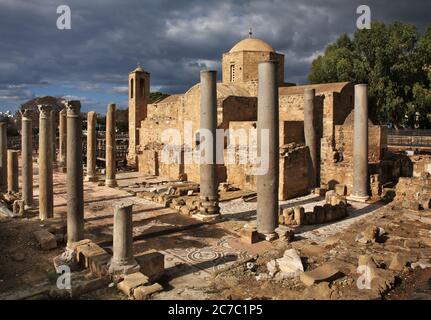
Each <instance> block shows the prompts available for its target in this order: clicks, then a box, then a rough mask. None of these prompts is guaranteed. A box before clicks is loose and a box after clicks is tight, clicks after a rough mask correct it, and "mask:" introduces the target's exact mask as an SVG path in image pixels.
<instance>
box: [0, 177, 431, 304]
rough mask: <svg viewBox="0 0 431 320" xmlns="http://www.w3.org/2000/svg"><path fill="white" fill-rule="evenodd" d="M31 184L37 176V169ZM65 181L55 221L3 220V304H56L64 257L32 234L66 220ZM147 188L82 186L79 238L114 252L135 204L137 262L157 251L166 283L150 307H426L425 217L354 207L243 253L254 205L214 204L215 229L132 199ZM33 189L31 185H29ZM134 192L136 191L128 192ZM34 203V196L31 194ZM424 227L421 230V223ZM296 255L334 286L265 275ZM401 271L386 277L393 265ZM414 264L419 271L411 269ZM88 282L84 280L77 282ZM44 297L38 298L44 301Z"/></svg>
mask: <svg viewBox="0 0 431 320" xmlns="http://www.w3.org/2000/svg"><path fill="white" fill-rule="evenodd" d="M35 172H36V174H37V168H35ZM65 179H66V177H65V175H64V174H62V173H60V172H56V173H55V175H54V183H55V187H54V191H55V198H54V205H55V216H54V219H52V220H50V221H48V222H41V221H40V220H39V219H38V216H37V211H34V212H30V213H29V214H27V215H26V216H25V217H17V218H13V219H11V218H5V217H1V218H0V252H1V254H0V298H1V299H20V298H26V299H38V298H53V297H52V296H50V295H49V291H47V288H48V289H49V288H52V287H53V286H55V284H56V281H57V277H58V275H57V274H56V272H55V269H54V266H53V262H52V260H53V258H54V257H55V256H57V255H59V254H60V253H61V252H62V251H63V249H64V243H62V242H61V241H59V246H58V248H56V249H53V250H49V251H43V250H41V249H40V248H39V246H38V243H37V241H36V239H35V238H34V235H33V232H34V231H36V230H40V229H49V228H50V226H51V225H53V224H57V223H59V222H64V220H65V215H66V204H67V199H66V193H65ZM145 179H147V180H148V179H153V180H154V178H148V177H142V176H139V175H136V173H134V174H132V173H124V174H120V175H119V184H120V186H119V188H116V189H112V188H106V187H104V186H103V185H99V184H97V183H89V182H85V183H84V190H85V232H86V238H91V239H92V240H93V241H95V242H96V243H99V244H100V245H101V246H103V247H104V248H105V249H106V250H107V251H108V252H111V250H112V247H111V245H112V244H111V242H112V204H113V203H115V202H118V201H120V200H123V199H127V200H130V201H133V203H134V214H133V221H134V228H133V235H134V253H135V254H139V253H141V252H144V251H146V250H148V249H156V250H157V251H159V252H161V253H163V255H164V257H165V273H164V275H163V276H162V277H161V278H160V279H159V280H158V282H159V283H160V284H161V285H162V286H163V288H164V290H163V291H162V292H159V293H156V294H154V295H152V297H151V299H250V298H251V299H334V300H335V299H424V298H430V297H431V296H430V293H429V292H430V291H429V288H430V285H429V284H430V283H429V282H430V277H431V273H430V270H431V269H430V268H426V269H424V270H422V269H421V267H420V266H419V265H417V264H418V262H419V263H420V264H421V265H422V266H428V264H429V263H430V257H431V225H430V224H429V223H427V221H429V220H426V219H425V220H424V219H422V220H421V221H418V220H417V219H415V217H419V216H421V217H425V218H429V217H431V212H429V211H421V212H414V211H409V210H406V209H402V210H401V209H399V208H397V206H396V205H395V204H394V203H389V204H387V205H385V204H383V203H379V202H377V203H370V204H357V203H352V205H351V206H350V207H349V216H348V217H347V218H346V219H344V220H342V221H339V222H333V223H329V224H325V225H313V226H304V227H298V228H296V229H295V234H296V235H295V240H294V241H293V242H291V243H289V242H286V241H282V240H276V241H274V242H272V243H269V242H266V241H262V242H259V243H256V244H252V245H251V244H245V243H243V242H241V241H240V239H239V230H240V229H241V228H242V227H243V226H244V224H247V223H252V221H254V219H255V214H256V212H255V207H256V203H255V202H254V203H253V202H244V201H243V200H242V199H235V200H230V201H226V202H223V203H221V208H222V219H220V220H218V221H215V222H209V223H202V222H201V221H198V220H196V219H194V218H192V217H188V216H184V215H180V214H179V213H178V212H177V211H176V210H173V209H171V208H165V207H163V206H161V205H160V204H158V203H155V202H151V201H148V200H145V199H141V198H138V197H136V192H137V191H139V190H138V189H137V187H136V186H134V185H133V184H134V183H136V181H143V180H145ZM36 181H37V179H36ZM133 190H134V191H133ZM35 196H36V198H37V188H36V192H35ZM322 201H323V199H322V198H321V197H318V196H314V195H310V196H306V197H302V198H298V199H292V200H290V201H286V202H281V203H280V206H281V207H289V206H296V205H303V206H304V207H313V206H315V205H320V204H321V203H322ZM424 221H425V222H424ZM370 226H374V227H380V228H382V230H384V233H383V234H382V236H381V237H380V238H379V239H376V241H371V242H369V243H360V242H358V241H357V239H358V238H357V237H358V234H360V233H361V232H364V231H365V230H366V229H367V228H369V227H370ZM289 248H294V249H296V250H297V252H298V253H299V255H300V257H301V260H302V264H303V266H304V271H305V272H307V271H310V270H313V269H315V268H317V267H319V266H322V265H324V264H327V263H331V264H333V265H335V266H336V267H337V269H338V270H339V276H338V278H337V279H334V280H330V281H327V282H322V283H320V284H315V285H312V286H309V287H307V286H305V285H304V284H303V283H302V281H301V280H300V278H299V277H298V276H296V277H286V276H284V275H283V274H282V272H278V273H276V274H275V275H269V273H268V268H267V263H268V262H270V261H272V260H274V259H276V258H280V257H282V256H283V253H284V252H285V250H286V249H289ZM396 254H398V255H401V256H402V257H403V259H404V260H403V261H404V264H403V265H402V266H401V268H399V269H398V270H391V268H390V265H391V263H392V261H393V259H394V256H395V255H396ZM360 255H367V256H369V257H370V258H372V259H373V260H374V261H375V264H376V270H377V271H376V272H377V276H376V278H375V280H373V283H372V286H371V288H370V289H359V288H358V286H357V281H358V278H359V277H360V274H359V273H358V271H357V268H358V257H359V256H360ZM415 264H416V265H415ZM79 276H80V277H83V278H84V279H86V280H92V279H93V278H92V277H91V276H90V275H88V274H86V271H85V270H84V271H82V272H81V273H79ZM89 291H90V292H88V293H86V292H84V293H83V294H81V295H79V296H78V297H75V298H79V299H127V297H126V296H124V295H123V294H122V293H120V292H119V291H117V289H116V288H115V286H113V285H112V284H111V283H110V282H108V283H104V284H103V285H102V286H99V289H98V290H93V291H92V290H89ZM41 292H43V293H41Z"/></svg>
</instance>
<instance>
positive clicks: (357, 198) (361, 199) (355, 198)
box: [346, 194, 370, 203]
mask: <svg viewBox="0 0 431 320" xmlns="http://www.w3.org/2000/svg"><path fill="white" fill-rule="evenodd" d="M346 199H347V200H349V201H354V202H362V203H364V202H367V200H369V199H370V197H369V196H355V195H353V194H351V195H350V196H347V197H346Z"/></svg>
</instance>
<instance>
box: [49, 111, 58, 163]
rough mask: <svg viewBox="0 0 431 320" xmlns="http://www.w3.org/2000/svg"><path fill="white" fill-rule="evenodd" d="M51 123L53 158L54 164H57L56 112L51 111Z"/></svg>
mask: <svg viewBox="0 0 431 320" xmlns="http://www.w3.org/2000/svg"><path fill="white" fill-rule="evenodd" d="M49 120H50V121H49V123H50V127H49V129H50V131H51V133H50V138H51V148H52V149H51V158H52V161H53V163H54V164H55V163H56V160H57V138H56V136H57V128H56V125H55V124H56V121H55V110H51V115H50V117H49Z"/></svg>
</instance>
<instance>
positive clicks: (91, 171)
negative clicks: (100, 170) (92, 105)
mask: <svg viewBox="0 0 431 320" xmlns="http://www.w3.org/2000/svg"><path fill="white" fill-rule="evenodd" d="M96 148H97V145H96V113H95V112H94V111H90V112H89V113H87V177H86V180H87V181H91V182H95V181H97V174H96Z"/></svg>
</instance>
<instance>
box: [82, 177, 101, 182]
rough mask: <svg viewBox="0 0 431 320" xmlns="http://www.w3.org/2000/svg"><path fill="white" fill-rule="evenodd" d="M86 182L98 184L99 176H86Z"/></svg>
mask: <svg viewBox="0 0 431 320" xmlns="http://www.w3.org/2000/svg"><path fill="white" fill-rule="evenodd" d="M85 181H87V182H97V181H99V178H98V177H97V176H86V177H85Z"/></svg>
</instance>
